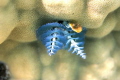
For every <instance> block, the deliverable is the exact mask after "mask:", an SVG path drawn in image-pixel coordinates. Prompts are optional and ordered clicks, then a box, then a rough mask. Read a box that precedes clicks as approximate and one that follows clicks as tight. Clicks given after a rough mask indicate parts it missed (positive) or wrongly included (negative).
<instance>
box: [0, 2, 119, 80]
mask: <svg viewBox="0 0 120 80" xmlns="http://www.w3.org/2000/svg"><path fill="white" fill-rule="evenodd" d="M58 20H68V21H75V22H77V23H78V24H80V25H81V26H84V27H86V28H87V30H88V31H87V33H86V40H85V41H86V42H85V53H86V55H87V58H86V59H82V58H81V57H79V56H77V55H75V54H71V53H68V51H67V50H60V51H58V52H57V54H56V55H53V56H48V54H47V51H46V48H45V47H44V46H43V45H42V43H41V42H40V41H38V40H37V39H36V30H37V29H38V28H39V27H40V26H41V25H43V24H46V23H49V22H54V21H58ZM119 60H120V0H0V61H2V62H4V63H5V64H6V65H7V66H8V68H9V72H10V76H11V80H120V62H119Z"/></svg>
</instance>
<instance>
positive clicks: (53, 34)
mask: <svg viewBox="0 0 120 80" xmlns="http://www.w3.org/2000/svg"><path fill="white" fill-rule="evenodd" d="M79 29H81V31H80V30H79V33H78V32H75V31H74V30H72V28H71V24H70V23H69V22H67V21H60V22H53V23H47V24H45V25H42V26H41V27H39V28H38V30H37V31H36V35H37V38H38V40H40V41H41V42H42V43H43V44H44V45H45V46H46V48H47V52H48V54H49V55H50V56H51V55H54V54H56V53H57V51H58V50H60V49H69V50H68V51H73V52H72V53H77V55H80V56H81V57H82V58H83V59H86V54H85V53H84V50H83V49H84V43H85V41H84V39H85V33H86V28H84V27H80V28H79Z"/></svg>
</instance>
